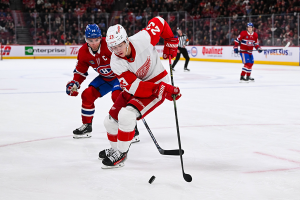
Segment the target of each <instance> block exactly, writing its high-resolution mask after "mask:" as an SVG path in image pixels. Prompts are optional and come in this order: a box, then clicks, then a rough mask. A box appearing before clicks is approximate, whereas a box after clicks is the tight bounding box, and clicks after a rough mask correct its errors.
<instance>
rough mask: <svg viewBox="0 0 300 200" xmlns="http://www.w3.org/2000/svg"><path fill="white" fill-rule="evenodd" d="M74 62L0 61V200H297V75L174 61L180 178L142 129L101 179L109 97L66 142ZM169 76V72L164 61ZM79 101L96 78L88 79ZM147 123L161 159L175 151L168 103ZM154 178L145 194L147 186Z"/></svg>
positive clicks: (77, 106) (73, 116) (73, 106)
mask: <svg viewBox="0 0 300 200" xmlns="http://www.w3.org/2000/svg"><path fill="white" fill-rule="evenodd" d="M75 62H76V60H72V59H70V60H3V61H0V102H1V104H0V123H1V126H0V134H1V135H0V199H1V200H20V199H22V200H54V199H57V200H64V199H70V200H77V199H78V200H81V199H89V200H100V199H101V200H106V199H113V200H119V199H120V200H135V199H137V200H144V199H146V200H148V199H151V200H154V199H159V200H160V199H164V200H167V199H168V200H169V199H171V200H177V199H184V200H185V199H187V200H194V199H195V200H196V199H201V200H299V199H300V90H299V88H300V78H299V77H300V68H299V67H294V66H272V65H257V64H255V65H254V66H253V73H252V77H254V78H255V82H254V83H247V84H240V83H239V77H240V72H241V68H242V64H232V63H209V62H190V64H189V68H190V69H191V71H190V72H184V71H183V64H184V61H179V63H178V64H177V66H176V68H175V69H176V71H175V72H174V81H175V85H177V86H179V87H180V89H181V92H182V94H183V96H182V98H181V99H180V100H179V101H178V102H177V108H178V117H179V125H180V136H181V143H182V148H183V149H184V150H185V154H184V155H183V163H184V170H185V173H188V174H190V175H192V177H193V181H192V182H191V183H187V182H185V181H184V179H183V177H182V171H181V164H180V159H179V157H178V156H163V155H160V154H159V153H158V151H157V149H156V147H155V145H154V144H153V142H152V140H151V138H150V136H149V134H148V132H147V130H146V129H145V127H144V125H143V123H142V122H141V121H140V122H138V128H139V130H140V138H141V141H140V142H139V143H137V144H133V145H132V146H131V148H130V152H129V156H128V159H127V161H126V163H125V166H124V167H123V168H119V169H114V170H103V169H101V165H102V163H101V161H100V160H98V152H99V151H100V150H102V149H104V148H107V147H109V143H108V141H107V138H106V132H105V129H104V126H103V120H104V117H105V116H106V115H107V114H108V110H109V108H110V106H111V105H112V102H111V100H110V94H109V95H107V96H105V97H104V98H101V99H98V100H97V101H96V113H95V117H94V121H93V134H92V138H90V139H80V140H75V139H73V138H72V131H73V130H74V129H75V128H78V127H80V126H81V116H80V110H81V98H80V96H78V97H70V96H68V95H67V94H66V93H65V85H66V83H67V82H68V81H69V80H72V76H73V74H72V72H73V70H74V67H75ZM163 64H164V65H165V67H166V68H168V62H167V61H163ZM89 73H90V75H89V76H88V78H87V80H86V81H85V82H84V83H83V85H82V87H81V89H80V92H82V91H83V89H85V88H86V87H87V85H88V84H89V83H90V82H91V81H92V80H93V78H94V77H96V73H95V72H93V70H89ZM146 121H147V123H148V125H149V126H150V128H151V129H152V132H153V133H154V135H155V137H156V139H157V141H158V143H159V144H160V146H161V147H162V148H164V149H177V148H178V141H177V132H176V126H175V116H174V107H173V103H172V102H170V101H167V102H165V103H164V104H163V105H162V106H160V107H159V108H158V109H156V110H155V111H154V112H153V113H151V114H150V115H149V116H147V117H146ZM152 175H154V176H156V179H155V181H154V182H153V183H152V184H149V183H148V180H149V179H150V177H151V176H152Z"/></svg>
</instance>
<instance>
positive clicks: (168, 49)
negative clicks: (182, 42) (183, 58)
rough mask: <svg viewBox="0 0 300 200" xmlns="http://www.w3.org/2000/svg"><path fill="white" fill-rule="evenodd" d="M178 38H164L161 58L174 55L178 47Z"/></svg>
mask: <svg viewBox="0 0 300 200" xmlns="http://www.w3.org/2000/svg"><path fill="white" fill-rule="evenodd" d="M178 42H179V41H178V38H166V39H165V43H164V50H163V58H164V59H168V58H169V55H171V58H174V57H176V55H177V49H178Z"/></svg>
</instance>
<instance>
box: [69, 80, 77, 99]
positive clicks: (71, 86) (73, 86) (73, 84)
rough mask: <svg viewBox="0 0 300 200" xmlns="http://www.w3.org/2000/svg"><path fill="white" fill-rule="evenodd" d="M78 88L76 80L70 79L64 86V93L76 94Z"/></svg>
mask: <svg viewBox="0 0 300 200" xmlns="http://www.w3.org/2000/svg"><path fill="white" fill-rule="evenodd" d="M79 88H80V85H79V83H78V82H77V81H74V80H72V81H70V82H68V84H67V86H66V93H67V94H68V95H70V96H77V95H78V92H77V89H79Z"/></svg>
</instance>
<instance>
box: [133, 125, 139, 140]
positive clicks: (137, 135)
mask: <svg viewBox="0 0 300 200" xmlns="http://www.w3.org/2000/svg"><path fill="white" fill-rule="evenodd" d="M134 130H135V134H134V137H133V139H132V140H131V143H136V142H139V141H140V137H139V135H140V133H139V130H138V129H137V126H135V128H134Z"/></svg>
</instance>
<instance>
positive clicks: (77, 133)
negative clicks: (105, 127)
mask: <svg viewBox="0 0 300 200" xmlns="http://www.w3.org/2000/svg"><path fill="white" fill-rule="evenodd" d="M91 134H92V123H89V124H83V125H82V126H81V127H79V128H77V129H76V130H74V131H73V138H74V139H79V138H90V137H92V135H91Z"/></svg>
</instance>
